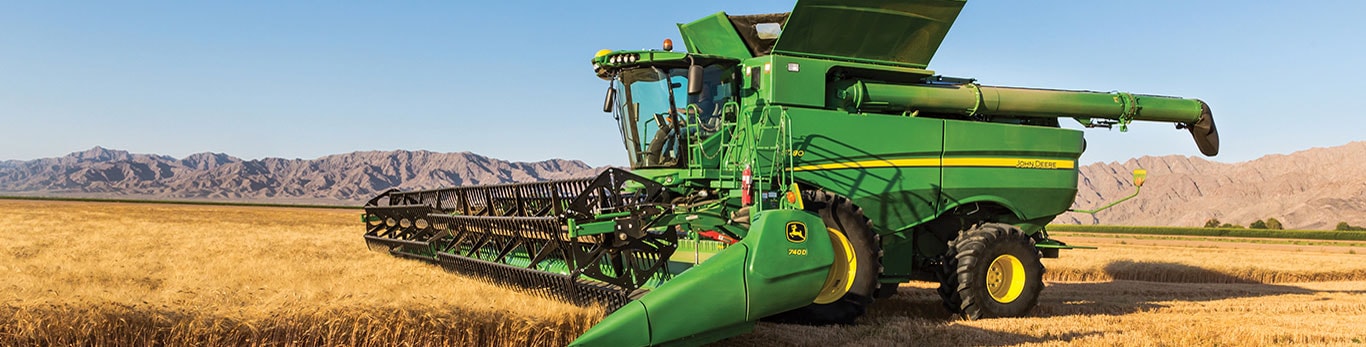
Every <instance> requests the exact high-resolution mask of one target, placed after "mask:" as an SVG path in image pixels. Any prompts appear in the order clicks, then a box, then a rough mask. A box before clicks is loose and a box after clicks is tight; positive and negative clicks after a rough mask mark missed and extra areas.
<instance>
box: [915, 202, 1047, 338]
mask: <svg viewBox="0 0 1366 347" xmlns="http://www.w3.org/2000/svg"><path fill="white" fill-rule="evenodd" d="M944 258H945V261H944V274H943V276H941V277H942V278H941V279H940V281H941V282H940V284H939V295H940V296H941V297H943V298H944V306H945V307H946V308H948V309H949V311H951V312H954V313H958V315H959V316H961V317H963V318H964V319H970V320H971V319H981V318H998V317H1020V316H1024V315H1025V314H1028V313H1029V310H1030V309H1032V308H1034V305H1036V304H1038V303H1039V292H1040V291H1042V290H1043V273H1044V267H1043V263H1042V262H1040V261H1039V258H1041V254H1040V253H1039V250H1038V249H1036V248H1034V240H1033V239H1031V238H1030V237H1029V235H1025V233H1024V232H1023V231H1020V228H1017V227H1015V226H1013V225H1009V224H1000V223H985V224H981V225H978V226H976V227H974V228H972V229H970V230H968V231H965V232H963V233H961V234H959V235H958V238H957V239H954V240H953V241H950V242H949V250H948V254H946V255H945V257H944Z"/></svg>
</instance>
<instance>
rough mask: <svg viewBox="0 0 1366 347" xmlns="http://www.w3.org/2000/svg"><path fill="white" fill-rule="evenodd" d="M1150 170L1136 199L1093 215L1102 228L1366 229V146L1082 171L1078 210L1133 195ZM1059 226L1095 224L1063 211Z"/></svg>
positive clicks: (1140, 162)
mask: <svg viewBox="0 0 1366 347" xmlns="http://www.w3.org/2000/svg"><path fill="white" fill-rule="evenodd" d="M1138 168H1143V169H1146V170H1148V179H1147V183H1146V184H1145V185H1144V186H1143V193H1142V194H1140V195H1139V196H1138V197H1137V198H1134V199H1133V200H1130V201H1128V202H1125V203H1123V204H1120V205H1119V206H1116V207H1115V208H1113V209H1111V210H1108V211H1104V212H1101V213H1099V214H1097V215H1096V218H1097V219H1099V223H1100V224H1118V225H1165V226H1202V225H1204V223H1205V221H1206V220H1208V219H1210V218H1216V219H1219V221H1221V222H1224V223H1232V224H1238V225H1242V226H1247V225H1248V224H1250V223H1252V222H1253V221H1256V220H1258V219H1263V220H1264V219H1266V218H1272V217H1274V218H1276V219H1277V220H1280V221H1281V223H1282V224H1284V225H1285V227H1286V228H1297V229H1332V228H1333V227H1334V226H1335V225H1337V223H1338V222H1341V221H1346V222H1348V223H1350V224H1352V225H1366V142H1353V143H1349V144H1346V145H1342V146H1337V147H1328V148H1314V149H1309V150H1304V151H1299V152H1295V153H1292V154H1288V155H1281V154H1277V155H1269V156H1265V157H1262V158H1259V159H1256V160H1252V161H1247V162H1242V163H1235V164H1224V163H1216V162H1211V161H1208V160H1204V159H1200V158H1192V157H1185V156H1163V157H1148V156H1145V157H1142V158H1138V159H1130V160H1129V161H1126V162H1124V163H1122V164H1121V163H1117V162H1111V163H1097V164H1092V165H1087V166H1084V167H1081V169H1080V172H1081V177H1080V178H1079V179H1080V183H1079V184H1078V192H1077V201H1076V203H1075V205H1074V206H1075V207H1077V208H1080V209H1089V208H1094V207H1097V206H1100V205H1102V204H1104V203H1107V202H1109V201H1113V200H1115V199H1118V198H1121V197H1124V196H1126V195H1128V194H1130V193H1132V192H1133V186H1132V184H1131V182H1130V181H1132V177H1131V174H1130V172H1131V171H1132V170H1133V169H1138ZM1056 222H1059V223H1081V224H1092V223H1094V222H1096V220H1095V219H1092V217H1091V216H1088V215H1083V214H1076V213H1067V214H1063V215H1062V216H1059V217H1058V219H1057V221H1056Z"/></svg>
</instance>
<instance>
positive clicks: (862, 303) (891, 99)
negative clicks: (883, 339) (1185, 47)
mask: <svg viewBox="0 0 1366 347" xmlns="http://www.w3.org/2000/svg"><path fill="white" fill-rule="evenodd" d="M963 4H964V2H963V1H951V0H899V1H873V0H852V1H834V0H800V1H799V2H798V3H797V5H796V6H795V8H793V10H792V11H791V12H789V13H778V14H764V15H747V16H731V15H727V14H725V13H717V14H715V15H711V16H707V17H704V18H702V19H699V20H697V21H694V22H692V23H688V24H681V25H679V29H680V31H681V34H682V37H683V42H684V43H685V44H686V45H687V52H686V53H682V52H674V51H673V47H672V43H671V42H669V41H667V40H666V41H665V42H664V45H663V47H662V50H642V51H606V50H604V51H602V52H599V54H598V55H597V56H596V57H594V58H593V60H592V66H593V71H594V72H595V73H596V74H597V76H598V77H600V78H602V79H604V80H607V81H609V82H610V85H611V87H610V88H609V89H608V90H607V95H606V102H605V103H604V105H603V110H604V111H606V112H611V113H612V115H613V117H614V118H615V119H616V120H617V121H618V123H617V125H618V126H619V127H620V130H621V137H622V142H623V144H624V145H625V146H626V154H627V157H628V158H629V159H630V164H631V171H629V172H628V171H624V170H618V169H609V170H607V171H605V172H603V173H602V174H601V175H599V176H597V177H595V178H587V179H578V180H566V181H553V182H538V183H522V184H507V185H494V186H473V187H456V188H446V189H436V190H425V191H410V192H399V191H388V192H385V193H383V194H381V195H379V196H377V197H375V198H374V199H372V200H370V201H369V203H368V204H366V207H365V210H366V211H365V213H366V214H365V216H364V220H365V221H366V227H367V232H366V234H365V239H366V241H367V243H368V244H369V245H370V247H371V248H372V249H377V250H382V251H386V252H389V253H391V254H394V255H396V256H401V257H407V258H412V259H419V260H424V261H429V262H434V263H438V264H440V265H442V266H444V267H446V268H447V269H449V270H451V271H454V272H458V273H461V274H468V275H473V276H477V277H480V278H484V279H487V280H490V281H495V282H498V283H501V284H506V285H515V286H517V287H521V288H526V289H527V290H530V291H534V292H537V293H541V294H544V295H547V296H552V297H557V298H561V299H564V300H567V301H570V302H574V303H577V304H583V305H587V304H600V305H604V306H606V307H607V308H608V312H611V313H610V314H609V315H608V316H607V317H605V318H604V319H603V320H602V321H601V322H600V323H598V324H597V325H596V326H594V327H593V328H591V329H589V330H588V331H587V332H586V333H584V334H583V335H582V336H580V337H579V338H578V340H577V341H575V344H576V345H592V346H642V345H659V344H684V345H695V344H702V343H707V342H711V341H716V340H719V339H722V338H726V337H729V336H734V335H737V334H742V333H745V332H748V331H750V330H751V329H752V327H753V326H754V323H755V322H756V321H758V320H760V319H768V320H773V321H780V322H796V323H805V324H844V323H852V322H854V320H855V318H858V317H859V316H860V315H862V314H863V313H864V310H865V308H866V307H867V306H868V305H871V304H873V303H874V301H875V300H876V299H878V298H885V297H887V296H889V295H892V294H894V293H895V292H896V289H897V285H898V284H900V283H904V282H908V281H912V280H923V281H936V282H939V283H941V286H940V289H939V294H940V295H941V296H943V299H944V303H945V306H946V307H947V308H948V309H949V310H951V311H953V312H956V313H958V314H960V315H961V316H962V317H964V318H967V319H979V318H991V317H1016V316H1021V315H1025V314H1026V313H1028V312H1029V310H1030V309H1031V308H1032V307H1033V306H1034V305H1035V303H1036V302H1037V300H1038V295H1039V291H1040V290H1041V289H1043V282H1042V280H1041V278H1042V274H1043V272H1044V268H1043V265H1042V263H1040V261H1039V259H1040V258H1051V257H1057V256H1058V251H1059V250H1061V249H1068V248H1076V247H1074V246H1069V245H1067V244H1065V243H1063V242H1060V241H1058V240H1054V239H1051V238H1049V236H1048V233H1047V232H1046V231H1045V230H1044V226H1045V225H1046V224H1048V222H1049V221H1052V220H1053V218H1054V217H1055V216H1057V215H1058V214H1061V213H1064V212H1066V211H1068V207H1069V206H1071V204H1072V201H1073V199H1074V198H1075V195H1076V192H1077V158H1078V157H1079V156H1080V155H1081V153H1082V151H1083V150H1084V149H1085V147H1086V143H1085V141H1084V140H1083V139H1082V132H1081V131H1077V130H1071V129H1063V128H1060V127H1059V125H1058V123H1059V119H1060V118H1073V119H1075V120H1077V121H1079V122H1081V124H1083V125H1085V126H1087V127H1106V128H1109V127H1111V126H1119V127H1120V129H1121V130H1125V128H1126V126H1127V125H1128V124H1129V123H1130V122H1133V121H1156V122H1168V123H1174V124H1175V125H1176V127H1177V128H1178V129H1187V130H1189V131H1190V133H1191V135H1193V136H1194V138H1195V143H1196V144H1197V145H1198V147H1199V149H1200V151H1201V152H1202V153H1204V154H1205V155H1208V156H1213V155H1215V154H1216V153H1218V151H1219V137H1218V133H1217V132H1216V131H1215V127H1214V119H1213V118H1212V116H1211V115H1210V109H1209V106H1208V105H1206V104H1205V103H1204V102H1202V101H1200V100H1196V99H1183V98H1175V97H1166V96H1153V95H1140V94H1130V93H1122V92H1108V93H1107V92H1091V91H1069V90H1049V89H1027V88H1011V87H996V86H986V85H980V84H977V83H976V82H975V80H972V79H962V78H949V77H940V76H937V75H935V73H934V72H932V71H929V70H926V69H925V68H926V65H927V64H928V63H929V61H930V58H931V57H933V56H934V53H935V50H936V49H938V47H939V44H940V42H941V41H942V40H943V39H944V36H945V34H946V33H947V32H948V30H949V27H950V26H951V25H952V24H953V22H954V20H955V19H956V18H957V16H958V13H959V11H960V10H961V9H962V7H963Z"/></svg>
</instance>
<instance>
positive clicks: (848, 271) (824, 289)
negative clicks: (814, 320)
mask: <svg viewBox="0 0 1366 347" xmlns="http://www.w3.org/2000/svg"><path fill="white" fill-rule="evenodd" d="M826 232H828V233H830V247H831V248H834V250H835V262H834V263H833V264H830V274H829V275H826V276H825V285H822V286H821V292H820V294H818V295H816V300H815V301H813V302H815V303H817V304H828V303H832V302H835V300H839V299H840V298H842V297H844V293H848V292H849V288H851V287H853V286H854V273H855V272H857V270H858V258H856V257H854V246H853V245H850V244H849V239H848V238H846V237H844V233H841V232H839V230H835V228H827V229H826Z"/></svg>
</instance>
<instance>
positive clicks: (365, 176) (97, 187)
mask: <svg viewBox="0 0 1366 347" xmlns="http://www.w3.org/2000/svg"><path fill="white" fill-rule="evenodd" d="M598 171H599V170H597V169H595V168H593V167H591V166H588V165H587V164H584V163H583V162H581V161H577V160H563V159H551V160H545V161H538V162H509V161H504V160H498V159H493V158H489V157H485V156H481V155H478V154H473V153H468V152H460V153H435V152H429V151H368V152H352V153H347V154H337V155H329V156H325V157H321V158H317V159H311V160H304V159H281V158H265V159H257V160H243V159H241V158H237V157H233V156H230V155H227V154H222V153H197V154H191V155H189V156H187V157H185V158H183V159H176V158H173V157H170V156H164V155H155V154H132V153H128V152H127V151H121V150H112V149H106V148H102V147H95V148H91V149H90V150H87V151H83V152H75V153H71V154H69V155H66V156H64V157H59V158H44V159H37V160H30V161H16V160H10V161H5V162H0V192H3V193H5V194H6V195H41V196H58V197H97V198H102V197H117V198H152V199H191V200H226V201H251V202H279V203H316V204H330V205H338V204H359V202H362V201H364V200H366V199H369V198H370V197H372V196H374V195H376V194H379V193H381V192H384V191H385V190H388V189H390V188H398V189H402V190H415V189H432V188H441V187H453V186H462V185H481V184H498V183H513V182H529V181H542V180H554V179H564V178H572V177H584V176H592V175H594V174H596V173H597V172H598Z"/></svg>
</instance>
